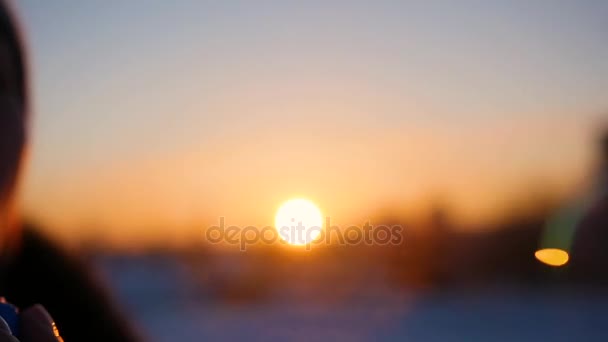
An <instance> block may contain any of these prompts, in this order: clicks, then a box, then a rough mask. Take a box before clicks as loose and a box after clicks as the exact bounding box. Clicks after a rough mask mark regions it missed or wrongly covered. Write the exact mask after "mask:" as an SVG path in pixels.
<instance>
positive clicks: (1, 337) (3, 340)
mask: <svg viewBox="0 0 608 342" xmlns="http://www.w3.org/2000/svg"><path fill="white" fill-rule="evenodd" d="M0 342H19V341H18V340H17V339H16V338H15V337H13V335H12V334H11V329H10V328H9V327H8V324H6V322H5V321H4V320H3V319H2V317H0Z"/></svg>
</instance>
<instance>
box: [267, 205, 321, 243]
mask: <svg viewBox="0 0 608 342" xmlns="http://www.w3.org/2000/svg"><path fill="white" fill-rule="evenodd" d="M274 224H275V228H276V230H277V232H278V233H279V236H280V237H281V239H282V240H283V241H285V242H287V243H289V244H292V245H307V244H309V243H311V242H312V241H314V240H315V239H316V238H318V237H319V235H320V234H321V229H323V215H322V214H321V210H319V208H317V206H316V205H315V204H314V203H312V202H311V201H309V200H305V199H299V198H298V199H291V200H289V201H287V202H285V203H283V205H281V207H280V208H279V210H278V211H277V214H276V216H275V218H274Z"/></svg>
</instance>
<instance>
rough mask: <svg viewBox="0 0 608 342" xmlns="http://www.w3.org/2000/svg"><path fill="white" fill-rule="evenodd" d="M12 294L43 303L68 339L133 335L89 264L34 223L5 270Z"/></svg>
mask: <svg viewBox="0 0 608 342" xmlns="http://www.w3.org/2000/svg"><path fill="white" fill-rule="evenodd" d="M6 282H7V284H8V289H7V292H8V293H7V296H10V300H11V301H12V302H13V303H15V304H16V305H17V306H19V307H28V306H31V305H33V304H37V303H39V304H42V305H43V306H44V307H45V308H46V309H47V310H48V311H49V312H50V313H51V315H52V316H53V318H54V319H55V320H56V322H57V325H58V327H59V328H60V329H61V331H62V335H63V337H64V338H65V339H66V340H67V341H69V340H74V341H81V340H87V341H95V340H100V341H101V340H104V341H108V340H110V341H134V340H137V338H135V334H133V333H132V332H131V329H130V328H129V327H128V325H127V324H126V322H125V320H124V318H123V317H122V316H121V315H120V314H119V312H118V310H116V308H115V307H114V304H113V301H112V300H111V299H110V297H109V295H108V293H107V292H106V291H105V290H104V288H103V286H101V285H100V281H99V279H97V278H96V276H95V274H93V272H92V271H91V269H90V267H89V266H88V265H87V264H86V263H85V262H84V261H83V260H81V259H80V258H78V257H77V256H74V255H72V254H71V253H69V252H68V251H66V250H65V249H63V248H61V246H60V245H59V244H58V243H56V242H54V241H52V240H51V239H49V238H48V237H46V236H45V235H44V234H42V233H40V232H39V231H38V230H36V229H34V228H32V227H25V228H24V230H23V236H22V240H21V244H20V247H19V251H18V252H17V253H16V254H15V256H14V257H13V259H12V262H11V264H10V265H9V267H8V269H7V273H6Z"/></svg>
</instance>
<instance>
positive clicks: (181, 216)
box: [16, 0, 608, 236]
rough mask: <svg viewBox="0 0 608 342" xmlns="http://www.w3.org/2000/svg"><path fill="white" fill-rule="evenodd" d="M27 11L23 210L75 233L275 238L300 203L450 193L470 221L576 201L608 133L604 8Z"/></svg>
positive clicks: (344, 217)
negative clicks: (250, 231) (572, 189)
mask: <svg viewBox="0 0 608 342" xmlns="http://www.w3.org/2000/svg"><path fill="white" fill-rule="evenodd" d="M16 7H17V10H18V13H19V14H20V17H21V21H22V26H23V28H24V31H25V33H26V36H27V40H28V46H29V50H30V62H31V66H32V76H33V77H32V82H33V97H34V101H33V111H34V113H35V115H34V122H33V144H32V148H31V158H32V159H31V162H30V164H29V170H28V175H27V177H26V180H25V184H24V196H23V202H24V206H25V209H26V212H27V213H28V215H29V216H30V217H33V218H35V219H36V220H37V221H39V222H42V223H43V224H44V225H46V226H48V227H53V228H55V229H57V230H56V232H58V234H60V235H62V236H74V234H76V232H78V234H83V232H82V229H81V228H82V227H87V229H91V230H94V231H95V230H96V231H98V232H102V233H103V234H110V235H111V234H114V235H120V234H125V236H127V235H128V234H127V233H126V232H127V231H130V232H135V233H140V232H142V231H146V232H150V234H152V233H153V234H156V235H158V236H164V234H174V232H176V231H180V230H181V231H183V230H187V229H191V227H193V226H194V227H195V226H197V225H202V224H206V223H207V222H215V221H216V220H217V218H218V217H220V216H224V217H226V219H227V220H228V221H230V222H234V223H235V224H271V223H272V217H273V215H274V211H275V210H276V208H277V206H278V205H279V204H280V203H281V202H283V201H284V200H286V199H289V198H291V197H306V198H310V199H312V200H314V201H315V202H316V203H317V204H318V205H319V206H320V207H321V208H322V210H323V213H324V214H326V215H330V216H332V217H335V218H336V220H337V221H344V222H349V221H358V220H364V219H366V218H367V217H371V216H373V215H375V213H376V212H377V211H378V210H384V209H386V208H388V207H396V208H399V210H401V211H402V212H404V213H405V214H408V213H409V212H411V211H415V210H417V209H416V208H418V207H419V205H420V203H423V202H424V201H428V200H430V199H432V197H433V196H441V197H444V198H447V199H448V200H449V203H450V204H451V205H452V206H453V207H454V210H455V211H456V213H457V215H458V216H459V217H461V218H462V219H464V220H467V221H471V222H474V221H476V220H481V219H482V218H486V217H488V216H491V215H492V214H494V213H495V210H496V208H497V207H498V206H500V205H502V204H503V202H504V198H506V197H509V196H513V195H516V194H517V192H518V191H519V190H517V189H520V188H522V187H525V186H526V185H528V184H529V183H530V182H536V181H542V182H546V184H548V185H551V186H563V187H567V186H570V185H572V184H575V183H576V181H577V180H578V179H580V178H581V177H583V175H584V174H585V172H587V171H588V168H589V167H590V165H591V162H592V160H593V140H594V134H595V133H596V130H597V127H598V126H599V125H601V124H602V120H603V119H604V118H606V117H607V116H608V115H607V114H606V113H607V111H608V96H607V90H608V62H607V61H608V44H606V36H607V34H608V21H607V20H606V18H608V2H606V1H548V0H547V1H508V2H507V1H501V2H498V1H459V2H454V1H441V2H440V1H432V2H431V1H418V2H409V1H366V2H363V1H348V2H347V1H301V2H295V1H293V2H292V1H194V0H192V1H184V0H181V1H152V0H151V1H145V2H143V1H94V0H90V1H46V0H21V1H16ZM522 191H523V190H522ZM135 233H133V234H135ZM76 235H77V234H76Z"/></svg>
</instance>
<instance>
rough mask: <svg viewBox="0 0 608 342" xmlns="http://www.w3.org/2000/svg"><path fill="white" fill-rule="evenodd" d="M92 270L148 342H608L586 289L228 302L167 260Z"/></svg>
mask: <svg viewBox="0 0 608 342" xmlns="http://www.w3.org/2000/svg"><path fill="white" fill-rule="evenodd" d="M99 265H100V269H101V271H102V275H103V276H105V277H106V278H107V282H108V284H109V285H110V287H112V288H113V290H114V291H115V296H116V297H117V299H119V301H120V302H121V303H122V305H123V308H124V309H125V311H126V312H127V313H128V314H129V315H131V317H133V318H134V320H135V322H136V324H138V326H139V327H140V329H141V330H142V332H144V334H145V336H147V337H148V339H149V340H150V341H159V342H160V341H215V340H229V341H244V340H247V341H269V340H278V341H284V340H292V341H300V340H301V341H340V340H344V341H370V340H373V341H441V342H444V341H552V342H554V341H608V297H604V296H601V295H598V294H590V293H589V292H585V291H581V292H578V293H569V294H567V295H566V294H564V292H557V291H542V289H536V290H534V291H532V290H529V291H523V290H504V289H503V290H494V291H477V292H472V291H471V292H449V293H435V294H422V293H412V292H410V293H405V292H406V291H404V290H400V291H397V290H395V289H391V288H390V287H388V286H386V285H385V284H383V281H382V280H381V277H370V279H369V281H366V286H365V287H360V288H355V289H350V291H348V294H347V295H344V293H345V291H340V288H339V285H337V284H336V283H335V282H334V283H325V284H314V286H307V284H306V283H304V284H302V282H306V278H303V280H302V279H299V280H298V282H299V284H300V286H299V287H298V286H296V285H294V283H288V282H287V283H282V284H280V285H279V286H276V287H275V288H274V290H273V291H272V292H271V293H270V294H269V295H267V296H264V298H262V299H258V300H252V301H236V302H234V301H223V300H218V299H217V295H215V292H214V290H213V289H210V288H206V287H205V286H201V285H200V282H198V283H197V281H196V279H193V275H192V272H190V271H189V270H188V269H187V268H185V267H184V266H183V265H182V263H180V262H178V261H176V260H174V259H172V258H161V259H158V258H156V259H152V260H150V259H145V258H125V259H121V260H120V261H116V260H113V261H100V262H99ZM311 282H315V280H311ZM319 286H320V287H319ZM321 288H323V289H324V290H323V291H320V289H321ZM328 289H330V291H327V290H328ZM334 289H335V293H336V296H334V297H335V298H332V296H329V297H327V293H332V291H333V290H334ZM315 291H318V292H319V295H318V296H315V295H316V293H315ZM321 292H322V293H321ZM319 298H321V299H319Z"/></svg>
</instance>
